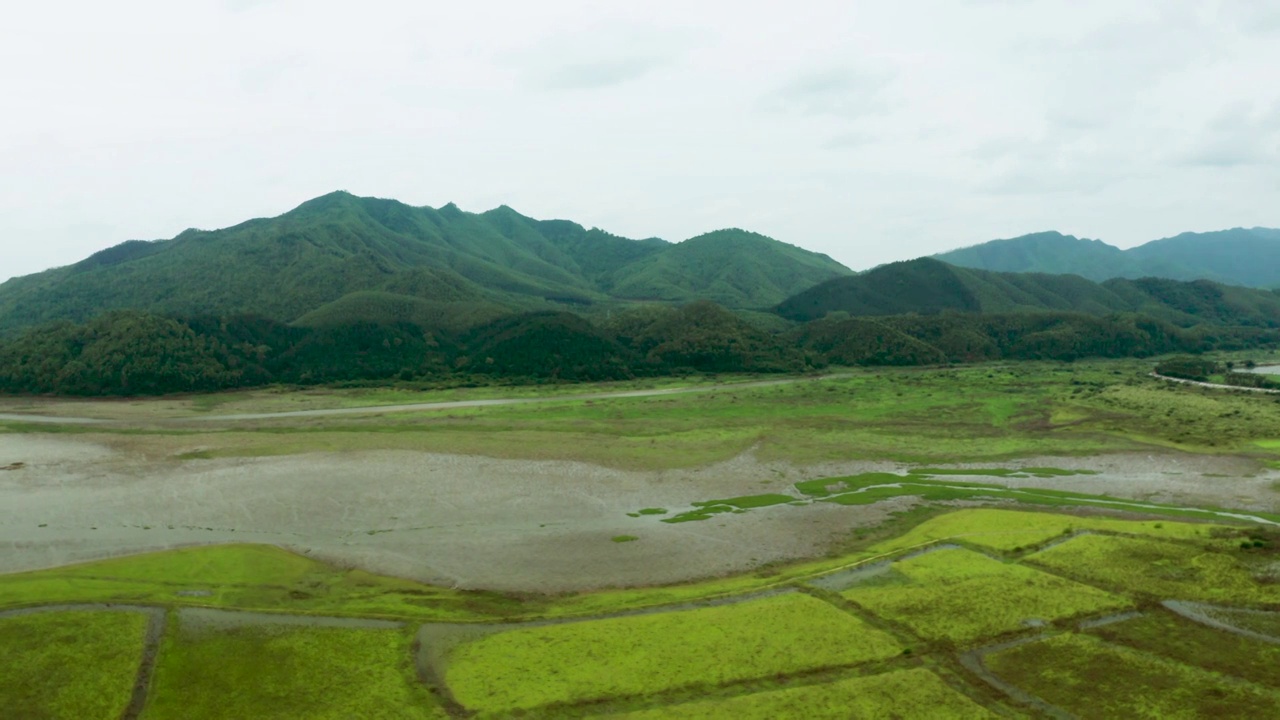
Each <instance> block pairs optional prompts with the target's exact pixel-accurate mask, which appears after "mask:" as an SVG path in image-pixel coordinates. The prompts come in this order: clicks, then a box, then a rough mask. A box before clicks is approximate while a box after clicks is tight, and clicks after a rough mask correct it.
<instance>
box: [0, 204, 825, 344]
mask: <svg viewBox="0 0 1280 720" xmlns="http://www.w3.org/2000/svg"><path fill="white" fill-rule="evenodd" d="M849 273H850V271H849V269H848V268H845V267H844V266H843V265H840V264H839V263H837V262H835V261H834V260H831V259H830V258H829V257H827V256H825V255H819V254H816V253H811V252H808V251H806V250H802V249H800V248H797V247H794V246H791V245H787V244H785V243H781V242H778V241H776V240H772V239H769V238H766V237H764V236H762V235H755V234H753V233H746V232H744V231H739V230H725V231H718V232H715V233H709V234H707V235H703V236H700V237H698V238H694V239H692V240H689V241H686V242H684V243H669V242H666V241H664V240H659V239H656V238H650V239H647V240H629V239H626V238H621V237H618V236H614V235H610V234H609V233H606V232H604V231H602V230H598V229H586V228H583V227H582V226H581V225H578V224H576V223H573V222H569V221H565V220H549V221H539V220H534V219H532V218H528V217H525V216H523V215H521V214H519V213H517V212H516V211H515V210H512V209H511V208H508V207H506V206H503V207H499V208H496V209H494V210H490V211H488V212H485V213H478V214H476V213H467V212H463V211H462V210H460V209H458V208H457V207H456V206H454V205H452V204H449V205H446V206H444V207H442V208H439V209H434V208H429V207H413V206H409V205H405V204H404V203H400V202H397V201H395V200H383V199H377V198H363V197H356V196H354V195H351V194H349V193H345V192H336V193H330V194H328V195H324V196H322V197H319V198H316V199H314V200H310V201H308V202H305V203H303V204H302V205H300V206H298V207H297V208H295V209H294V210H292V211H290V212H287V213H285V214H283V215H280V216H278V217H274V218H262V219H256V220H250V221H248V222H244V223H241V224H239V225H235V226H233V227H229V228H225V229H221V230H214V231H201V230H188V231H186V232H184V233H182V234H180V235H178V236H177V237H176V238H173V239H172V240H164V241H156V242H143V241H130V242H126V243H123V244H121V245H117V246H115V247H112V248H108V249H106V250H103V251H101V252H98V253H96V254H94V255H92V256H90V257H88V258H86V259H85V260H83V261H81V262H79V263H76V264H75V265H71V266H67V267H62V268H57V269H54V270H49V271H46V272H43V273H38V274H36V275H30V276H26V277H22V278H15V279H13V280H10V281H9V282H6V283H4V284H3V285H0V333H4V332H12V331H13V330H15V329H18V328H22V327H28V326H32V325H38V324H40V323H43V322H48V321H52V320H72V321H83V320H87V319H89V318H91V317H92V316H94V315H96V314H98V313H100V312H103V311H106V310H112V309H134V310H144V311H148V312H155V313H161V314H169V315H186V316H190V315H261V316H264V317H267V318H271V319H273V320H277V321H284V322H291V321H294V320H297V319H299V318H302V317H304V316H307V315H309V314H310V315H312V317H311V321H315V320H316V319H317V318H316V314H317V313H318V314H319V316H320V319H321V320H324V318H325V317H334V316H337V317H342V318H343V319H344V320H345V319H349V318H348V313H350V312H351V311H352V310H353V308H357V307H359V308H368V309H372V310H373V311H374V312H375V314H377V313H381V314H382V315H386V314H387V313H388V312H393V311H392V310H389V309H388V307H394V308H398V309H399V310H397V311H404V310H405V308H406V307H408V306H409V305H415V303H416V305H415V308H416V309H414V310H412V312H416V313H418V315H419V316H421V315H422V313H424V312H425V313H430V312H432V310H431V308H434V309H435V310H440V309H441V307H440V304H442V303H444V304H449V307H448V308H447V309H448V310H449V312H447V313H444V314H445V315H449V316H453V315H455V314H456V313H455V312H454V311H471V310H476V309H477V308H480V310H479V312H480V315H481V316H491V315H492V314H493V312H497V311H503V312H511V311H520V310H537V309H550V308H554V307H578V306H585V305H591V304H595V303H608V302H611V301H619V300H621V301H626V300H632V299H635V300H649V299H656V300H664V301H673V302H684V301H691V300H695V299H702V298H711V299H714V300H715V301H716V302H719V303H721V304H724V305H726V306H730V307H741V308H760V309H763V308H767V307H770V306H772V305H774V304H776V303H778V302H780V301H781V300H783V299H785V298H786V297H788V296H789V295H792V294H794V293H795V292H798V291H799V290H802V289H804V288H805V287H809V286H812V285H815V284H817V283H819V282H821V281H823V280H827V279H830V278H832V277H838V276H841V275H846V274H849ZM353 294H358V295H357V296H356V297H355V298H348V296H351V295H353ZM344 298H347V300H346V301H345V302H340V301H343V300H344ZM333 303H340V304H339V305H338V306H337V307H336V308H333V307H330V308H327V309H326V306H329V305H331V304H333ZM422 303H427V304H428V306H429V307H428V306H422ZM424 308H425V309H424ZM486 309H487V310H486ZM374 319H378V318H377V317H375V318H374Z"/></svg>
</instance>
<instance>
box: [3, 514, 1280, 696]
mask: <svg viewBox="0 0 1280 720" xmlns="http://www.w3.org/2000/svg"><path fill="white" fill-rule="evenodd" d="M913 516H914V517H916V519H915V520H911V519H910V517H913ZM913 516H908V517H906V518H904V519H902V520H900V521H898V522H896V523H894V524H891V525H889V526H888V527H887V528H886V529H885V530H884V533H885V534H884V535H876V533H874V532H873V533H871V534H870V536H869V537H868V539H867V540H866V541H865V542H864V543H863V544H862V545H860V546H856V547H853V548H851V549H850V551H849V552H848V553H846V554H843V555H840V556H836V557H830V558H823V559H820V560H814V561H808V562H802V563H794V564H791V565H787V566H780V567H774V568H769V569H767V570H765V571H761V572H757V573H751V574H746V575H738V576H732V577H726V578H719V579H714V580H708V581H703V582H698V583H688V584H684V585H677V586H671V587H666V588H649V589H643V588H637V589H630V590H607V591H600V592H594V593H581V594H574V595H566V596H558V597H546V596H524V597H512V596H502V595H497V594H492V593H465V592H459V591H452V590H445V589H440V588H432V587H431V586H427V585H422V584H420V583H413V582H410V581H406V580H398V579H395V578H386V577H381V576H376V575H372V574H369V573H364V572H360V571H353V570H344V569H339V568H334V567H331V566H328V565H325V564H324V563H320V562H316V561H314V560H311V559H308V558H304V557H301V556H298V555H294V554H292V553H288V552H285V551H283V550H280V549H277V548H271V547H263V546H254V545H227V546H210V547H198V548H187V549H182V550H173V551H167V552H162V553H153V554H149V555H139V556H133V557H124V558H117V559H112V560H104V561H100V562H95V563H86V564H83V565H78V566H70V567H66V568H60V569H54V570H48V571H40V572H36V573H22V574H15V575H8V576H3V577H0V604H3V605H4V606H10V607H12V606H20V605H32V604H36V603H38V602H42V601H43V602H90V601H92V602H130V603H139V604H147V605H155V606H159V607H167V608H178V607H181V606H184V605H187V606H190V605H205V606H212V607H222V608H238V609H248V610H259V611H266V612H276V613H288V614H289V616H288V617H283V618H281V619H280V620H279V621H276V620H272V621H271V622H272V624H267V625H263V624H261V623H262V621H263V619H262V618H258V619H255V620H253V621H252V622H249V623H248V624H245V623H244V622H238V621H233V622H230V624H228V625H225V626H222V625H217V624H215V625H212V626H211V625H208V624H204V625H201V624H198V623H189V622H187V621H186V620H184V619H183V618H185V617H187V616H186V615H183V614H181V613H177V612H171V613H170V619H169V623H168V627H167V630H166V633H165V636H164V641H163V644H162V647H161V649H160V652H159V655H158V660H157V663H156V669H155V674H154V678H153V681H152V683H151V686H150V691H149V697H148V701H147V704H146V707H145V710H144V714H143V717H144V718H184V719H185V718H194V719H196V720H198V719H199V718H214V717H263V718H272V717H279V718H285V717H299V716H306V717H374V718H376V717H396V718H399V717H445V716H446V715H447V713H446V712H445V710H444V707H445V705H442V702H443V703H446V704H447V703H449V702H456V703H458V704H460V707H459V706H452V707H453V709H452V710H451V711H450V712H453V713H454V714H457V713H459V712H464V711H470V712H474V713H479V714H480V715H484V716H499V717H505V716H510V715H512V714H516V713H533V714H534V715H536V716H545V717H566V718H568V717H582V716H584V715H591V714H594V715H608V714H609V713H615V714H618V713H620V714H621V716H622V717H640V718H645V717H712V718H714V717H746V718H751V717H783V716H806V717H827V716H829V717H847V716H849V714H850V713H852V714H853V715H855V716H858V717H886V718H887V717H904V716H906V717H911V716H919V715H921V714H928V713H930V712H933V713H934V714H935V716H937V713H942V714H943V715H945V716H947V717H987V716H989V715H990V713H993V712H994V713H996V714H1000V713H1006V712H1008V711H1010V710H1011V709H1012V711H1014V712H1017V711H1019V707H1018V705H1017V702H1016V701H1015V700H1012V699H1003V700H1001V699H1000V696H999V695H998V694H997V693H995V691H994V690H993V689H992V688H989V687H987V686H985V685H983V684H982V683H981V681H980V680H978V679H977V678H976V677H972V676H968V675H965V674H962V673H959V672H958V671H953V670H945V669H944V668H954V667H956V658H957V657H958V655H957V653H958V652H960V651H963V650H967V649H969V648H974V647H979V646H981V645H985V644H989V643H991V642H997V641H1000V640H1003V639H1006V638H1010V637H1013V638H1018V637H1030V636H1033V635H1035V634H1037V633H1044V632H1050V633H1053V632H1057V631H1058V630H1061V629H1068V630H1073V629H1074V627H1075V626H1074V625H1073V624H1070V623H1065V621H1066V620H1068V619H1072V618H1076V617H1079V616H1097V615H1102V614H1106V613H1108V612H1112V611H1118V610H1122V609H1125V608H1127V607H1131V606H1132V604H1133V602H1134V601H1135V600H1137V601H1140V602H1148V603H1149V602H1151V601H1152V600H1158V599H1161V597H1162V595H1161V593H1170V594H1169V595H1168V596H1169V597H1179V598H1192V597H1197V595H1196V594H1195V592H1196V590H1195V588H1200V590H1199V595H1200V596H1203V597H1202V598H1201V599H1209V600H1213V601H1214V602H1216V603H1218V604H1220V605H1222V606H1223V607H1221V608H1217V609H1215V610H1214V613H1216V614H1215V615H1214V617H1217V618H1219V619H1222V620H1223V621H1225V622H1232V621H1234V619H1235V615H1238V616H1240V617H1241V618H1245V619H1246V620H1248V621H1249V622H1251V623H1253V624H1254V625H1261V626H1263V629H1262V630H1259V631H1264V632H1265V629H1266V628H1268V627H1270V625H1269V624H1268V623H1272V622H1273V620H1274V618H1273V617H1272V616H1271V615H1266V614H1261V613H1257V612H1250V613H1244V612H1238V613H1235V615H1232V612H1233V611H1232V610H1231V606H1235V607H1248V606H1259V605H1266V604H1267V603H1268V602H1271V601H1269V600H1268V598H1270V597H1272V593H1273V592H1274V590H1275V587H1276V586H1275V585H1274V584H1268V583H1266V582H1262V581H1260V580H1258V579H1257V578H1256V577H1254V575H1251V574H1250V573H1251V572H1252V571H1253V566H1252V565H1251V563H1254V564H1256V563H1266V562H1271V560H1270V558H1271V556H1270V555H1268V554H1267V553H1268V551H1267V549H1266V548H1261V549H1258V548H1253V547H1252V546H1251V548H1250V549H1248V550H1245V549H1241V548H1240V547H1239V544H1240V542H1241V538H1249V537H1252V536H1251V535H1250V534H1249V533H1247V532H1242V531H1239V530H1233V529H1229V528H1223V527H1219V526H1211V525H1205V524H1193V523H1183V522H1178V521H1176V520H1171V519H1161V520H1145V521H1142V520H1119V519H1114V518H1105V517H1089V516H1081V515H1062V514H1057V513H1053V512H1048V511H1018V510H1009V509H1003V508H999V509H997V508H973V509H966V510H959V511H953V512H948V513H944V514H936V511H933V513H932V514H931V513H929V512H925V513H915V514H914V515H913ZM1084 531H1088V532H1091V533H1095V534H1085V535H1077V536H1076V537H1073V538H1070V539H1067V540H1066V541H1065V542H1062V543H1061V544H1058V545H1054V546H1052V547H1050V548H1049V549H1047V550H1042V551H1040V552H1033V553H1032V554H1030V555H1026V556H1025V557H1024V556H1023V555H1022V553H1021V552H1018V551H1019V548H1022V549H1024V550H1026V549H1034V548H1035V547H1038V546H1041V545H1043V544H1045V543H1050V542H1051V541H1054V540H1059V539H1062V538H1065V537H1066V536H1067V535H1068V534H1070V533H1080V532H1084ZM945 542H964V543H967V544H969V545H972V546H975V547H985V548H988V549H989V550H991V551H995V552H1006V553H1011V557H1015V558H1016V557H1021V558H1023V559H1022V560H1020V561H1018V562H1001V561H999V560H995V559H992V558H989V557H986V556H985V555H982V554H981V553H978V552H975V551H972V550H967V549H940V550H935V551H933V552H929V553H925V554H918V555H914V556H911V557H907V558H905V559H904V558H903V557H902V556H903V554H904V553H910V552H912V551H915V550H919V549H921V548H923V547H928V546H929V545H931V544H937V543H945ZM1046 558H1047V559H1046ZM886 560H888V561H891V562H892V565H890V566H889V568H888V569H887V570H885V571H883V572H879V573H873V574H871V575H869V576H867V577H865V578H860V579H858V580H855V581H853V582H856V584H854V585H853V586H852V587H851V588H850V589H849V590H847V591H845V593H844V596H845V597H847V598H849V599H850V600H852V601H853V603H854V605H856V608H855V607H854V606H846V605H844V604H843V603H842V601H841V600H840V599H839V598H837V597H836V596H835V595H832V594H829V593H827V592H826V591H818V590H813V591H811V592H813V593H814V594H813V595H809V594H804V593H794V592H793V593H790V594H783V595H775V596H770V597H766V598H763V599H755V600H748V601H745V602H739V603H735V604H723V605H715V606H710V607H703V608H699V609H693V610H690V609H679V608H677V609H664V608H662V607H661V606H662V605H663V604H672V603H680V602H689V601H691V600H696V599H698V598H717V597H730V596H733V595H738V594H743V593H747V592H751V591H756V590H760V589H764V588H780V589H789V588H794V587H796V585H797V584H798V583H803V582H804V581H806V580H809V579H813V578H818V577H823V576H825V575H826V574H830V573H833V572H840V571H842V570H849V569H856V568H859V567H863V566H866V565H868V564H869V563H883V562H885V561H886ZM1024 562H1027V563H1038V564H1039V567H1043V568H1044V569H1045V570H1047V572H1046V571H1045V570H1039V569H1035V568H1033V567H1030V566H1025V565H1023V564H1021V563H1024ZM1053 573H1057V574H1053ZM1081 580H1083V581H1084V582H1085V583H1086V584H1082V583H1081V582H1079V581H1081ZM191 588H206V589H207V594H204V593H202V594H199V595H178V594H177V593H178V592H179V591H180V590H188V589H191ZM820 598H829V600H824V599H820ZM634 608H651V611H650V612H648V613H645V614H639V615H626V616H620V617H607V615H608V614H609V613H618V612H623V611H626V610H628V609H634ZM183 612H184V613H185V612H188V611H183ZM590 613H599V614H602V615H606V617H601V618H598V619H587V620H582V621H574V622H568V623H562V624H549V625H545V624H544V625H533V626H526V627H516V628H514V629H503V630H501V631H498V632H495V633H492V634H484V633H483V631H482V630H478V631H477V632H480V635H479V636H477V637H476V638H474V639H471V640H469V641H465V642H463V643H462V644H460V645H456V646H449V647H446V648H445V649H444V650H443V651H442V652H443V661H442V663H441V665H440V667H439V668H438V674H437V678H438V680H439V682H441V683H442V685H441V686H440V691H441V692H443V693H445V696H444V699H443V700H440V701H438V700H437V699H436V696H435V695H433V694H432V692H431V691H429V690H428V689H427V685H426V684H424V683H422V682H420V681H419V680H418V677H417V674H416V671H415V669H414V666H413V658H414V652H413V648H412V646H411V644H412V634H413V632H414V630H415V629H416V627H417V623H419V622H450V623H457V622H471V623H483V622H492V621H506V622H512V621H519V620H521V619H531V618H538V617H567V616H573V615H582V614H590ZM855 613H856V614H855ZM320 615H339V616H347V617H351V618H393V619H399V620H406V621H410V624H409V625H408V626H407V627H405V628H403V629H378V628H363V627H361V628H355V627H352V628H336V627H328V626H318V625H317V623H324V622H328V621H324V620H321V619H315V620H310V621H309V620H307V617H308V616H320ZM215 616H216V617H224V616H222V615H217V614H216V613H215ZM237 617H239V616H237ZM1028 620H1035V621H1050V622H1051V626H1050V627H1049V628H1048V629H1047V630H1046V629H1045V628H1043V627H1036V626H1032V625H1029V624H1028V623H1027V622H1026V621H1028ZM1054 621H1058V622H1056V623H1054ZM308 622H310V623H311V625H307V624H306V623H308ZM279 623H295V624H288V625H281V624H279ZM296 623H302V624H296ZM142 627H143V617H142V615H140V614H137V613H126V612H114V613H113V612H63V613H49V614H33V615H22V616H15V617H8V618H0V640H3V647H4V648H5V649H6V650H7V651H9V652H8V654H6V655H5V656H4V657H3V659H2V660H0V663H3V669H4V670H5V672H3V673H0V702H2V703H3V705H4V706H5V707H7V708H8V707H23V708H34V710H29V711H27V714H28V715H30V716H33V717H74V718H80V717H118V716H119V713H120V710H121V708H122V707H123V706H124V704H125V703H126V702H127V701H128V696H129V692H130V689H131V685H132V682H133V678H134V677H135V675H136V673H137V670H138V663H139V661H140V659H141V648H142ZM477 627H479V626H477ZM1099 638H1101V639H1105V640H1106V642H1105V643H1104V642H1100V641H1099ZM12 648H16V649H17V650H16V652H15V651H13V650H11V649H12ZM1277 652H1280V650H1278V649H1277V646H1274V645H1271V644H1268V643H1263V642H1260V641H1256V640H1250V639H1246V638H1243V637H1239V636H1235V635H1230V634H1227V633H1225V632H1223V631H1221V630H1216V629H1212V628H1210V627H1207V626H1204V625H1199V624H1196V623H1193V622H1191V621H1188V620H1185V619H1182V618H1178V617H1175V616H1173V615H1171V614H1168V613H1166V612H1165V611H1163V610H1160V609H1156V610H1149V611H1147V612H1146V613H1145V614H1144V615H1143V616H1141V617H1138V618H1135V619H1128V620H1124V621H1121V622H1115V623H1110V624H1104V625H1101V626H1098V627H1092V628H1090V629H1089V630H1087V631H1084V632H1083V633H1082V634H1079V635H1075V634H1069V635H1062V636H1058V637H1056V638H1053V639H1051V640H1046V641H1039V642H1032V643H1030V644H1025V645H1021V646H1018V647H1015V648H1013V649H1011V650H1006V651H1002V652H996V653H993V654H990V655H988V656H987V660H988V666H989V667H990V668H991V669H992V670H993V671H995V672H996V673H997V674H998V675H999V676H1000V677H1002V678H1004V679H1005V680H1006V681H1008V682H1012V683H1014V684H1015V685H1017V686H1018V687H1020V688H1022V689H1023V690H1025V691H1027V692H1031V693H1033V694H1035V695H1038V696H1041V697H1043V698H1044V699H1045V700H1047V701H1048V702H1051V703H1054V704H1056V705H1060V706H1062V707H1064V708H1067V709H1068V710H1071V711H1072V712H1076V713H1077V714H1080V715H1081V716H1087V717H1094V716H1098V717H1125V716H1130V717H1138V716H1143V713H1146V714H1147V715H1149V716H1161V717H1164V716H1168V717H1179V716H1180V715H1179V713H1181V714H1182V715H1181V716H1188V717H1193V716H1194V717H1201V716H1208V714H1211V713H1226V715H1222V716H1232V717H1235V716H1240V715H1239V714H1238V713H1242V712H1254V713H1259V712H1262V711H1261V708H1265V707H1267V703H1271V702H1275V701H1276V700H1277V695H1276V690H1274V689H1267V688H1266V687H1265V686H1266V685H1268V684H1270V685H1272V686H1273V687H1274V686H1275V685H1276V684H1277V682H1276V680H1275V675H1274V667H1275V663H1276V662H1277V660H1280V657H1278V656H1277V655H1276V653H1277ZM15 670H16V672H15ZM934 671H938V672H940V673H941V675H939V674H937V673H936V672H934ZM859 673H867V676H865V677H863V676H857V674H859ZM942 677H946V678H947V679H946V680H945V681H944V680H942V679H941V678H942ZM432 682H433V683H434V682H436V681H432ZM1135 689H1136V690H1135ZM1021 710H1022V711H1027V710H1028V709H1027V708H1021ZM627 713H630V715H627ZM10 714H12V713H10ZM1032 714H1033V715H1034V712H1033V713H1032ZM1263 715H1265V713H1263ZM17 717H24V715H17Z"/></svg>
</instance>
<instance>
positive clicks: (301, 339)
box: [0, 301, 1278, 396]
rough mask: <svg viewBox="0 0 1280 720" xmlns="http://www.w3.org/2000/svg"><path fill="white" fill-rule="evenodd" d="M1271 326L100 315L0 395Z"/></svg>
mask: <svg viewBox="0 0 1280 720" xmlns="http://www.w3.org/2000/svg"><path fill="white" fill-rule="evenodd" d="M1277 339H1278V334H1277V332H1276V331H1275V330H1270V329H1265V328H1256V327H1221V326H1212V325H1201V326H1196V327H1192V328H1182V327H1177V326H1174V325H1171V324H1169V323H1167V322H1164V321H1161V320H1156V319H1153V318H1150V317H1147V316H1143V315H1139V314H1116V315H1110V316H1094V315H1086V314H1082V313H1069V312H1046V313H1011V314H972V313H957V312H949V313H941V314H937V315H895V316H886V317H876V318H866V317H857V318H854V317H848V316H844V315H842V314H840V313H832V314H829V315H828V316H827V317H825V318H823V319H821V320H815V321H811V322H808V323H803V324H795V325H790V326H786V327H784V328H777V327H772V328H768V329H766V328H765V327H762V326H761V325H758V324H753V323H752V322H749V321H748V320H745V319H743V318H742V317H740V316H738V315H736V314H734V313H732V312H730V311H728V310H726V309H724V308H722V307H720V306H718V305H715V304H714V303H710V302H706V301H700V302H695V303H691V304H689V305H685V306H683V307H679V308H672V307H666V306H661V307H659V306H654V307H647V308H640V309H636V310H631V311H627V312H622V313H619V314H617V315H616V316H612V317H610V318H608V319H606V320H600V321H596V322H593V321H591V320H588V319H587V318H584V317H581V316H578V315H575V314H571V313H566V312H537V313H525V314H518V315H510V316H506V317H502V318H498V319H497V320H494V321H492V322H488V323H485V324H483V325H480V326H477V327H473V328H470V329H467V330H444V329H440V328H424V327H422V326H419V325H414V324H411V323H372V322H352V323H349V324H343V325H338V326H331V327H323V328H303V327H296V326H292V325H288V324H285V323H280V322H277V321H274V320H268V319H264V318H261V317H255V316H234V317H185V318H181V317H168V316H162V315H157V314H153V313H147V312H140V311H116V312H110V313H106V314H104V315H101V316H99V317H96V318H94V319H91V320H89V321H87V322H83V323H71V322H65V321H63V322H57V323H53V324H49V325H45V326H42V327H39V328H36V329H33V330H30V331H27V332H26V333H24V334H22V335H20V336H17V337H15V338H12V339H7V340H0V392H4V393H10V394H58V395H79V396H128V395H156V394H166V393H185V392H208V391H217V390H227V389H235V388H250V387H259V386H263V385H270V384H287V385H318V384H333V383H350V382H361V383H368V382H374V383H381V382H412V381H420V382H445V381H447V382H481V383H488V382H547V381H596V380H618V379H627V378H634V377H646V376H663V375H678V374H688V373H725V372H803V371H807V370H817V369H821V368H824V367H827V366H831V365H840V366H851V365H863V366H876V365H930V364H943V363H964V362H979V361H989V360H1024V359H1025V360H1067V361H1070V360H1076V359H1080V358H1086V357H1146V356H1151V355H1158V354H1165V353H1174V352H1181V353H1201V352H1205V351H1208V350H1239V349H1248V348H1264V347H1265V348H1271V347H1275V345H1276V342H1277Z"/></svg>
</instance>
